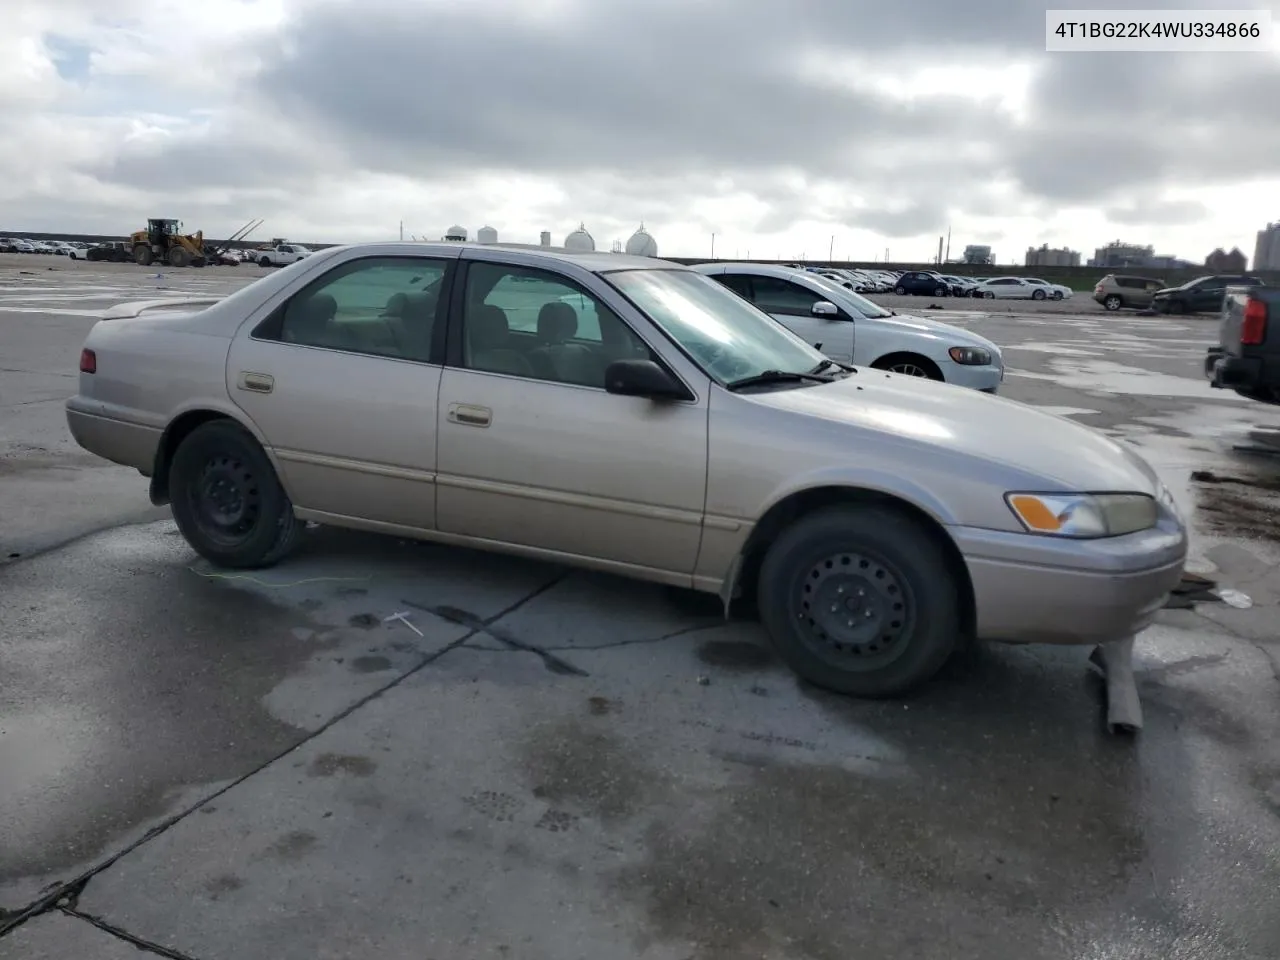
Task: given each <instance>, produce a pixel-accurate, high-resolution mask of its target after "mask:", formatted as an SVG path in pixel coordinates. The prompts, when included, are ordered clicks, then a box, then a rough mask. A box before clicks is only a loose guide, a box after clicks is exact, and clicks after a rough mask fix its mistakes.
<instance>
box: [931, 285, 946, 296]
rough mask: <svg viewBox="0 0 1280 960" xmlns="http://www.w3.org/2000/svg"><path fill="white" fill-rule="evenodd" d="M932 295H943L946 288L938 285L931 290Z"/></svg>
mask: <svg viewBox="0 0 1280 960" xmlns="http://www.w3.org/2000/svg"><path fill="white" fill-rule="evenodd" d="M933 295H934V296H935V297H945V296H946V295H947V288H946V287H938V288H937V289H936V290H934V291H933Z"/></svg>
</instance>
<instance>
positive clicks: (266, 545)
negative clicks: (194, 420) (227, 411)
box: [169, 420, 304, 569]
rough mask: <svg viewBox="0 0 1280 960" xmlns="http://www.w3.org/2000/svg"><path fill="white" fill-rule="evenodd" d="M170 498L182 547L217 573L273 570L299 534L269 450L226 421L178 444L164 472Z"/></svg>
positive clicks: (205, 427)
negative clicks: (217, 569)
mask: <svg viewBox="0 0 1280 960" xmlns="http://www.w3.org/2000/svg"><path fill="white" fill-rule="evenodd" d="M169 494H170V501H171V503H172V509H173V518H174V520H175V521H177V524H178V529H179V530H181V531H182V535H183V537H185V538H186V541H187V543H189V544H191V547H192V548H193V549H194V550H195V551H196V552H197V553H198V554H200V556H202V557H204V558H205V559H206V560H209V561H210V562H212V563H215V564H217V565H218V566H221V567H231V568H233V569H234V568H254V567H265V566H270V565H271V564H273V563H275V562H277V561H278V560H280V559H281V558H282V557H284V556H285V554H287V553H288V552H289V551H290V550H291V549H293V547H294V546H295V545H296V544H297V541H298V539H299V538H300V537H301V535H302V530H303V528H304V524H303V523H302V521H300V520H298V519H297V517H295V516H294V513H293V504H292V503H290V502H289V497H288V494H286V493H285V492H284V488H283V487H282V486H281V485H280V480H279V478H278V477H277V476H276V472H275V469H274V468H273V467H272V466H271V461H270V459H268V457H267V455H266V452H265V451H264V450H263V449H262V447H261V446H259V444H258V442H257V440H255V439H254V438H253V437H252V436H251V435H250V434H249V433H247V432H246V431H245V430H244V428H242V427H241V426H240V425H239V424H236V423H233V422H232V421H230V420H214V421H212V422H210V423H206V424H203V425H201V426H199V427H197V428H196V429H195V430H193V431H192V432H191V433H190V434H188V435H187V436H186V437H185V438H184V439H183V440H182V442H181V443H180V444H179V445H178V449H177V451H176V452H175V453H174V455H173V461H172V464H171V465H170V467H169Z"/></svg>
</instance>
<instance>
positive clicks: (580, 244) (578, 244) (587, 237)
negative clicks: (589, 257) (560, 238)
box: [564, 223, 596, 253]
mask: <svg viewBox="0 0 1280 960" xmlns="http://www.w3.org/2000/svg"><path fill="white" fill-rule="evenodd" d="M564 248H565V249H566V250H568V251H569V252H570V253H591V252H592V251H594V250H595V248H596V241H595V238H594V237H592V236H591V234H589V233H587V225H586V224H585V223H580V224H578V229H577V230H575V231H573V233H571V234H569V235H568V236H567V237H565V238H564Z"/></svg>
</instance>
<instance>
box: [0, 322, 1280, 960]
mask: <svg viewBox="0 0 1280 960" xmlns="http://www.w3.org/2000/svg"><path fill="white" fill-rule="evenodd" d="M2 309H3V305H2V304H0V310H2ZM3 316H4V315H3V314H0V318H2V317H3ZM958 322H961V323H963V324H964V325H966V326H970V327H971V328H973V329H976V330H978V331H979V332H982V333H984V334H985V335H988V336H991V337H992V338H993V339H995V340H996V341H997V342H999V343H1002V344H1004V345H1006V347H1007V349H1008V352H1007V354H1006V356H1007V359H1008V361H1009V363H1010V365H1011V367H1012V368H1013V375H1012V376H1011V377H1010V378H1009V380H1008V381H1007V384H1006V388H1007V389H1006V392H1007V393H1008V394H1009V395H1010V396H1013V397H1014V398H1015V399H1021V400H1024V401H1026V402H1031V403H1035V404H1037V405H1041V406H1046V407H1051V408H1056V409H1057V410H1058V412H1062V413H1068V412H1069V413H1070V415H1072V416H1073V417H1076V418H1078V419H1080V420H1082V421H1084V422H1088V423H1092V424H1094V425H1096V426H1098V427H1100V428H1103V429H1107V430H1110V431H1114V432H1116V433H1117V434H1119V435H1123V436H1126V437H1128V438H1130V439H1132V440H1133V441H1135V442H1138V443H1140V444H1141V445H1142V446H1143V447H1144V451H1145V452H1146V454H1147V455H1148V456H1149V457H1150V458H1151V459H1152V460H1153V462H1155V463H1156V464H1157V465H1158V466H1159V468H1160V469H1161V471H1162V473H1164V475H1165V476H1166V478H1167V479H1168V480H1169V481H1170V482H1171V484H1172V485H1173V487H1174V490H1175V493H1176V495H1177V496H1178V497H1179V498H1180V500H1182V501H1183V505H1184V507H1186V508H1187V510H1188V511H1189V512H1190V511H1197V513H1196V523H1197V535H1196V543H1195V560H1194V568H1195V569H1198V570H1201V571H1203V572H1205V573H1207V574H1208V575H1210V576H1212V577H1215V578H1219V579H1220V580H1221V581H1222V583H1223V585H1225V586H1231V587H1235V588H1237V589H1239V590H1241V591H1242V592H1244V593H1245V594H1247V595H1249V597H1250V598H1251V603H1252V605H1251V606H1249V607H1248V608H1240V609H1238V608H1235V607H1232V606H1229V605H1227V604H1225V603H1201V604H1197V605H1196V606H1195V607H1194V608H1192V609H1185V610H1168V611H1165V612H1164V613H1162V615H1161V618H1160V623H1159V624H1158V625H1157V626H1156V627H1154V628H1152V629H1151V630H1149V631H1147V632H1146V633H1144V634H1143V636H1142V637H1141V638H1140V641H1139V647H1138V664H1137V667H1138V673H1139V682H1140V689H1141V693H1142V697H1143V703H1144V706H1145V709H1146V720H1147V726H1146V729H1145V730H1144V731H1143V732H1142V734H1140V735H1139V737H1138V738H1137V740H1136V741H1132V740H1127V739H1115V738H1111V737H1108V736H1107V735H1106V734H1105V732H1104V731H1103V726H1102V713H1101V706H1100V704H1101V696H1100V692H1101V684H1100V683H1099V681H1098V680H1097V679H1096V678H1095V677H1093V676H1092V675H1090V673H1089V671H1088V670H1087V668H1086V663H1085V654H1084V652H1083V651H1077V650H1057V649H1046V648H1042V647H1026V648H1008V647H981V648H979V649H978V650H977V651H973V652H970V653H967V654H965V655H962V656H960V657H958V658H957V660H956V661H955V662H953V663H952V664H950V665H949V666H948V668H947V669H946V670H945V672H944V674H943V675H942V676H941V677H940V678H939V679H938V680H937V681H936V682H935V683H933V684H931V685H930V686H929V687H928V688H927V689H926V690H924V691H923V692H921V693H920V694H919V695H917V696H915V697H912V698H910V699H907V700H900V701H893V702H886V703H866V702H860V701H853V700H848V699H843V698H838V697H832V696H829V695H826V694H822V693H819V692H817V691H814V690H811V689H808V688H805V687H803V686H802V685H799V684H797V683H796V681H795V680H794V678H793V677H792V676H791V675H790V674H789V673H788V672H787V671H786V670H785V669H784V668H782V667H781V666H780V665H778V664H777V663H776V662H775V660H774V659H773V657H772V656H771V654H770V653H769V651H768V648H767V646H766V645H765V643H764V642H763V638H762V636H761V634H760V631H759V629H758V628H757V627H756V626H755V625H753V624H750V623H745V622H734V623H730V624H725V623H723V622H721V621H720V620H719V618H718V617H717V616H716V610H715V604H714V603H711V604H708V603H706V602H705V601H704V600H703V599H702V598H699V597H694V596H690V595H687V594H684V593H681V592H679V591H671V590H666V589H662V588H658V587H652V586H646V585H636V584H631V583H627V582H625V581H621V580H617V579H614V578H610V577H606V576H602V575H596V574H586V573H580V572H572V571H567V570H561V569H557V568H553V567H549V566H546V565H543V564H533V563H527V562H524V561H519V560H514V559H508V558H495V557H489V556H482V555H478V554H474V553H471V552H468V551H459V550H451V549H446V548H442V547H436V546H431V545H422V544H410V543H402V542H399V541H396V540H391V539H387V538H379V537H373V536H366V535H357V534H351V533H344V532H341V531H332V530H315V531H312V532H311V534H310V535H309V537H308V540H307V543H306V544H305V547H304V549H303V550H302V551H300V552H299V554H298V555H296V556H295V557H292V558H291V559H290V560H289V561H288V562H287V563H285V564H283V565H281V566H280V567H279V568H276V569H274V570H270V571H265V572H262V573H259V574H255V575H253V576H244V575H237V576H223V575H219V574H217V572H216V571H212V570H210V569H209V568H208V567H207V566H206V565H205V564H203V563H202V562H199V561H197V560H196V559H195V558H194V556H193V554H192V553H191V552H190V551H189V550H188V549H187V548H186V547H185V545H184V544H183V542H182V541H181V539H180V538H179V537H177V536H176V535H175V531H174V528H173V526H172V524H171V523H170V522H168V521H160V522H155V523H149V524H145V525H140V526H130V527H125V528H119V529H110V530H105V531H102V532H100V533H97V534H95V535H93V536H90V537H88V538H84V539H81V540H78V541H76V542H73V543H70V544H68V545H66V546H63V547H61V548H59V549H54V550H50V551H48V552H46V553H44V554H43V555H41V556H38V557H35V558H34V559H30V560H22V561H19V562H16V563H12V564H10V565H8V566H7V567H5V568H3V569H0V604H2V605H3V607H4V616H3V617H2V618H0V772H2V775H0V838H2V839H0V907H3V908H7V909H8V910H10V911H15V913H11V914H10V915H9V916H10V922H12V920H14V919H16V918H17V916H18V915H19V914H17V913H16V911H20V910H21V909H22V908H23V907H25V906H27V905H29V904H31V903H34V902H37V901H39V898H40V893H41V891H42V890H46V889H53V890H55V891H59V892H63V893H66V894H67V897H66V898H65V899H64V900H61V901H59V902H57V903H54V902H50V903H46V904H45V905H46V906H48V907H50V909H49V910H48V911H47V912H44V913H42V914H41V915H39V916H37V917H35V918H34V919H31V920H28V921H27V922H25V923H23V924H22V925H21V926H18V927H16V928H15V929H13V930H12V931H11V932H9V933H8V934H7V935H5V936H3V937H0V958H4V960H9V958H15V960H17V958H23V960H28V958H37V960H39V958H46V957H47V958H53V957H65V956H102V957H105V958H107V960H112V958H114V957H115V956H116V955H120V956H123V955H124V953H122V952H120V951H121V947H122V945H123V944H124V943H125V939H122V938H126V939H127V938H132V940H134V941H140V942H142V943H144V944H148V945H151V946H153V947H159V948H162V951H167V952H164V953H162V955H177V956H186V957H192V958H200V960H206V958H207V960H212V958H222V957H226V958H231V957H235V958H237V960H245V958H250V960H251V958H257V957H264V958H265V957H270V958H273V960H275V958H294V957H297V958H315V957H357V956H360V957H363V956H372V955H378V956H382V957H389V958H398V957H405V958H408V957H414V958H421V957H451V958H452V957H503V956H506V957H521V958H539V957H548V958H550V957H555V958H571V957H592V958H612V957H618V958H623V957H644V958H668V957H669V958H672V960H684V958H690V957H693V958H698V960H713V958H714V960H722V958H723V960H728V958H738V957H762V958H771V960H772V958H817V960H826V958H836V957H838V958H841V960H847V958H850V957H857V956H861V955H863V954H864V953H874V955H876V956H879V957H886V958H894V957H903V958H907V957H912V958H916V957H928V958H932V957H939V958H942V957H946V958H964V957H984V958H985V957H1006V956H1007V957H1018V958H1025V960H1038V958H1041V957H1043V958H1046V960H1047V958H1057V957H1067V956H1069V957H1077V958H1084V960H1111V958H1122V957H1123V958H1133V957H1137V958H1152V960H1154V958H1157V957H1158V958H1161V960H1181V958H1219V957H1233V958H1234V957H1241V958H1255V957H1256V958H1263V957H1274V956H1275V955H1277V953H1278V952H1280V894H1278V893H1277V891H1278V890H1280V756H1278V755H1277V751H1276V746H1275V744H1276V743H1277V739H1276V737H1277V733H1278V732H1280V698H1278V697H1277V693H1278V692H1280V686H1278V681H1277V677H1280V658H1277V654H1278V653H1280V647H1278V646H1277V644H1280V641H1278V640H1277V636H1276V635H1277V632H1278V631H1277V629H1276V627H1275V626H1274V625H1275V624H1276V623H1277V617H1276V613H1277V605H1280V572H1277V566H1276V560H1277V558H1278V557H1280V533H1278V532H1277V530H1276V528H1275V525H1274V524H1275V521H1274V517H1275V515H1276V514H1275V513H1274V510H1273V508H1272V497H1273V494H1272V493H1271V491H1270V489H1269V488H1271V487H1274V486H1276V484H1275V482H1274V481H1275V478H1277V477H1278V476H1280V467H1277V465H1276V464H1275V463H1273V462H1271V461H1269V460H1267V459H1265V458H1248V457H1245V456H1242V455H1239V454H1233V453H1232V452H1231V451H1230V449H1229V447H1230V443H1231V439H1232V437H1234V436H1242V435H1243V432H1244V430H1245V429H1246V428H1247V427H1248V426H1249V425H1256V424H1262V425H1276V424H1280V416H1277V415H1276V414H1274V413H1272V412H1271V410H1270V409H1268V408H1264V407H1259V405H1257V404H1251V403H1245V402H1243V401H1240V402H1237V401H1235V400H1234V399H1233V398H1232V395H1227V396H1224V395H1222V394H1221V393H1220V392H1211V391H1209V390H1208V389H1207V387H1205V388H1203V389H1202V390H1201V391H1200V393H1199V394H1197V393H1196V392H1195V391H1194V390H1193V386H1195V385H1196V384H1197V382H1198V373H1199V366H1198V358H1199V356H1201V355H1202V354H1203V345H1204V344H1205V343H1207V341H1208V339H1209V337H1208V328H1207V327H1206V326H1205V325H1204V324H1205V322H1204V321H1196V320H1178V321H1176V322H1169V321H1164V320H1151V321H1144V320H1141V319H1134V318H1124V317H1121V318H1113V317H1105V318H1089V317H1083V316H1082V317H1070V316H1066V317H1062V318H1058V317H1054V318H1046V317H1043V316H1040V315H1027V316H1021V315H1020V316H1017V317H998V318H994V317H993V318H982V317H970V318H958ZM1052 344H1058V345H1059V346H1060V347H1061V348H1062V349H1058V350H1056V351H1054V350H1051V349H1049V345H1052ZM1086 351H1087V352H1086ZM1099 363H1110V364H1114V365H1117V366H1118V367H1121V368H1132V370H1133V371H1134V372H1129V370H1126V369H1117V368H1116V366H1110V367H1108V366H1098V364H1099ZM1143 371H1146V373H1143ZM1157 374H1158V375H1160V376H1158V377H1157V376H1155V375H1157ZM1050 378H1052V379H1050ZM1135 383H1145V384H1146V385H1147V387H1146V389H1147V392H1146V393H1142V392H1133V391H1136V390H1137V389H1138V388H1137V387H1136V386H1135ZM1160 391H1166V392H1165V393H1163V394H1162V393H1160ZM89 469H92V468H89ZM1193 471H1208V472H1209V475H1210V476H1211V477H1212V478H1213V480H1205V479H1203V477H1204V475H1203V474H1200V476H1201V477H1202V479H1200V480H1192V479H1191V474H1192V472H1193ZM8 480H9V478H8V477H0V516H7V515H8V509H7V503H8V501H7V497H8V490H9V486H8ZM134 482H135V483H138V484H139V485H140V486H142V487H145V484H144V483H143V482H142V481H141V480H140V478H138V479H136V480H135V481H134ZM144 494H145V491H144ZM1233 496H1234V498H1235V500H1234V501H1233V500H1232V499H1231V497H1233ZM1233 504H1234V505H1233ZM104 522H105V523H109V522H110V518H109V517H104ZM402 611H404V612H407V614H408V619H409V622H410V623H411V624H412V625H413V626H412V627H410V626H407V625H405V624H404V623H401V622H398V621H391V622H384V618H386V617H388V616H390V615H392V614H394V613H397V612H402ZM415 628H416V630H415ZM418 632H421V634H422V636H419V633H418ZM529 647H536V648H537V649H535V650H532V651H530V650H529V649H528V648H529ZM148 831H152V833H151V834H150V835H149V834H148ZM115 857H118V859H114V860H112V858H115ZM104 864H106V866H105V867H103V865H104ZM99 868H101V869H99ZM95 871H96V872H95ZM86 875H90V876H91V879H88V880H87V882H85V883H80V884H77V885H75V886H72V887H69V888H65V889H61V888H57V887H52V888H50V887H49V885H50V884H53V883H57V882H64V883H65V882H68V881H73V880H75V879H76V878H77V877H81V878H83V877H85V876H86ZM59 904H60V905H59ZM4 923H5V921H4V919H2V918H0V927H2V926H3V925H4ZM95 925H96V926H95ZM103 928H106V929H107V931H109V932H104V929H103ZM127 949H129V950H132V949H133V947H132V946H129V947H127Z"/></svg>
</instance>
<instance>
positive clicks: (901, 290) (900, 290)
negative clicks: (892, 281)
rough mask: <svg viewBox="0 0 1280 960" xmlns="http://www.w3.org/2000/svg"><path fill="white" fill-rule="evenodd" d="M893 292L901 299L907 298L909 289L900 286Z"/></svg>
mask: <svg viewBox="0 0 1280 960" xmlns="http://www.w3.org/2000/svg"><path fill="white" fill-rule="evenodd" d="M893 292H894V293H896V294H897V295H898V296H900V297H905V296H906V295H907V288H906V287H904V286H901V285H899V286H896V287H894V288H893Z"/></svg>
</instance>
